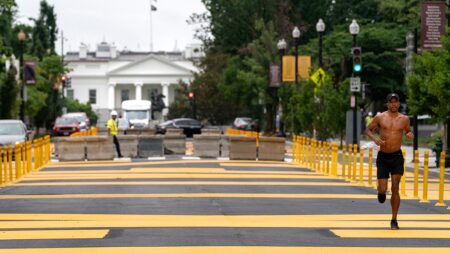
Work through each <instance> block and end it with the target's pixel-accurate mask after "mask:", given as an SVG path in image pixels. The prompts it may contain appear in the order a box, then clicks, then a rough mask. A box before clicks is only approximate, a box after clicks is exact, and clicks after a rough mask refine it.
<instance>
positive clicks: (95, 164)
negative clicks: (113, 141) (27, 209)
mask: <svg viewBox="0 0 450 253" xmlns="http://www.w3.org/2000/svg"><path fill="white" fill-rule="evenodd" d="M239 162H240V163H254V164H267V163H268V162H267V161H255V160H242V161H239ZM192 163H220V164H222V163H236V161H232V160H230V161H223V160H177V161H145V162H128V161H127V162H123V163H122V162H121V163H114V167H119V166H130V165H131V166H137V165H161V164H192ZM269 163H270V164H290V163H287V162H274V161H270V162H269ZM111 165H112V164H111V162H106V163H105V162H95V161H92V162H76V163H70V162H67V163H66V162H59V163H50V164H48V165H45V167H44V168H54V167H64V168H70V167H109V166H111ZM298 167H301V166H298Z"/></svg>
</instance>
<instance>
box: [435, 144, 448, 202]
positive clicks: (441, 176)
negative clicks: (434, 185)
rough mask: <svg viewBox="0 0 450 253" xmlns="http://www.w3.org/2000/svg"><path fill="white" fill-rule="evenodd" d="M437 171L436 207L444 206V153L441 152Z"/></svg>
mask: <svg viewBox="0 0 450 253" xmlns="http://www.w3.org/2000/svg"><path fill="white" fill-rule="evenodd" d="M439 165H440V166H439V167H440V171H439V199H438V202H437V204H436V206H446V205H445V203H444V181H445V152H441V160H440V164H439Z"/></svg>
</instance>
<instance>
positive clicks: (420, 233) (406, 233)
mask: <svg viewBox="0 0 450 253" xmlns="http://www.w3.org/2000/svg"><path fill="white" fill-rule="evenodd" d="M330 231H331V232H332V233H334V234H335V235H337V236H339V237H343V238H421V239H424V238H436V239H448V238H450V230H348V229H332V230H330Z"/></svg>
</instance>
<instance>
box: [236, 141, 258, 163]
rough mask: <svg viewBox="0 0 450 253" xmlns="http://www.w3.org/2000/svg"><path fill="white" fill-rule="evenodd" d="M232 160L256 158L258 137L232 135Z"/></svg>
mask: <svg viewBox="0 0 450 253" xmlns="http://www.w3.org/2000/svg"><path fill="white" fill-rule="evenodd" d="M230 160H256V137H247V136H230Z"/></svg>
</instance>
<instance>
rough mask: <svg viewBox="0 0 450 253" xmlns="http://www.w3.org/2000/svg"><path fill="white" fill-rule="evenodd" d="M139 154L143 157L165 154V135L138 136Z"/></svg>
mask: <svg viewBox="0 0 450 253" xmlns="http://www.w3.org/2000/svg"><path fill="white" fill-rule="evenodd" d="M138 156H139V157H141V158H146V157H162V156H164V137H163V136H162V135H140V136H139V137H138Z"/></svg>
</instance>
